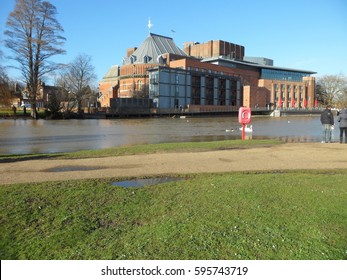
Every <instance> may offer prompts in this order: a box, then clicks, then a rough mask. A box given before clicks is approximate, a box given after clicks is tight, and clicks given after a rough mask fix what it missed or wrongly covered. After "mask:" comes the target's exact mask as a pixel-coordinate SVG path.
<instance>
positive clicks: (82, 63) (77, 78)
mask: <svg viewBox="0 0 347 280" xmlns="http://www.w3.org/2000/svg"><path fill="white" fill-rule="evenodd" d="M91 61H92V59H91V57H90V56H89V55H86V54H80V55H78V56H77V57H76V58H75V60H74V61H73V62H72V63H70V64H69V65H68V66H67V69H66V71H65V72H64V73H63V80H64V82H65V87H66V89H67V90H68V91H69V92H70V93H72V94H73V96H74V99H75V101H76V103H77V111H78V113H79V114H80V113H81V111H82V100H83V98H87V97H89V95H90V94H91V88H93V83H94V82H95V80H96V75H95V72H94V71H95V70H94V66H93V65H92V64H91Z"/></svg>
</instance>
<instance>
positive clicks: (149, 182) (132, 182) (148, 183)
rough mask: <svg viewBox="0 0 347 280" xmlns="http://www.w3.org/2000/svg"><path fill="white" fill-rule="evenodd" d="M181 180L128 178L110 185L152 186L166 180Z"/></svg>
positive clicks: (178, 179) (170, 178)
mask: <svg viewBox="0 0 347 280" xmlns="http://www.w3.org/2000/svg"><path fill="white" fill-rule="evenodd" d="M182 180H184V178H173V177H160V178H148V179H134V180H128V181H119V182H113V183H112V186H117V187H124V188H134V187H144V186H153V185H158V184H163V183H167V182H172V181H182Z"/></svg>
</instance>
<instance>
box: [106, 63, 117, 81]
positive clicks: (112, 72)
mask: <svg viewBox="0 0 347 280" xmlns="http://www.w3.org/2000/svg"><path fill="white" fill-rule="evenodd" d="M118 76H119V70H118V65H112V66H111V68H110V69H109V70H108V71H107V73H106V74H105V76H104V77H103V78H102V80H103V81H105V80H110V79H114V78H117V77H118Z"/></svg>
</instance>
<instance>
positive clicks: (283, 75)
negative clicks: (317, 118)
mask: <svg viewBox="0 0 347 280" xmlns="http://www.w3.org/2000/svg"><path fill="white" fill-rule="evenodd" d="M306 76H309V74H307V73H303V72H295V71H284V70H276V69H261V79H266V80H282V81H299V82H301V81H302V78H303V77H306Z"/></svg>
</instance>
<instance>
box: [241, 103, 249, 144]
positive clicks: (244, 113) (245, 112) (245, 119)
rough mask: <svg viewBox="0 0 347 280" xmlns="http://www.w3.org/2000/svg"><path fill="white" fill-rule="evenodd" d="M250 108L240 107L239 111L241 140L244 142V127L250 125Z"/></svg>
mask: <svg viewBox="0 0 347 280" xmlns="http://www.w3.org/2000/svg"><path fill="white" fill-rule="evenodd" d="M251 116H252V112H251V108H249V107H240V109H239V123H240V124H241V125H242V140H245V127H246V124H250V123H251Z"/></svg>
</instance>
